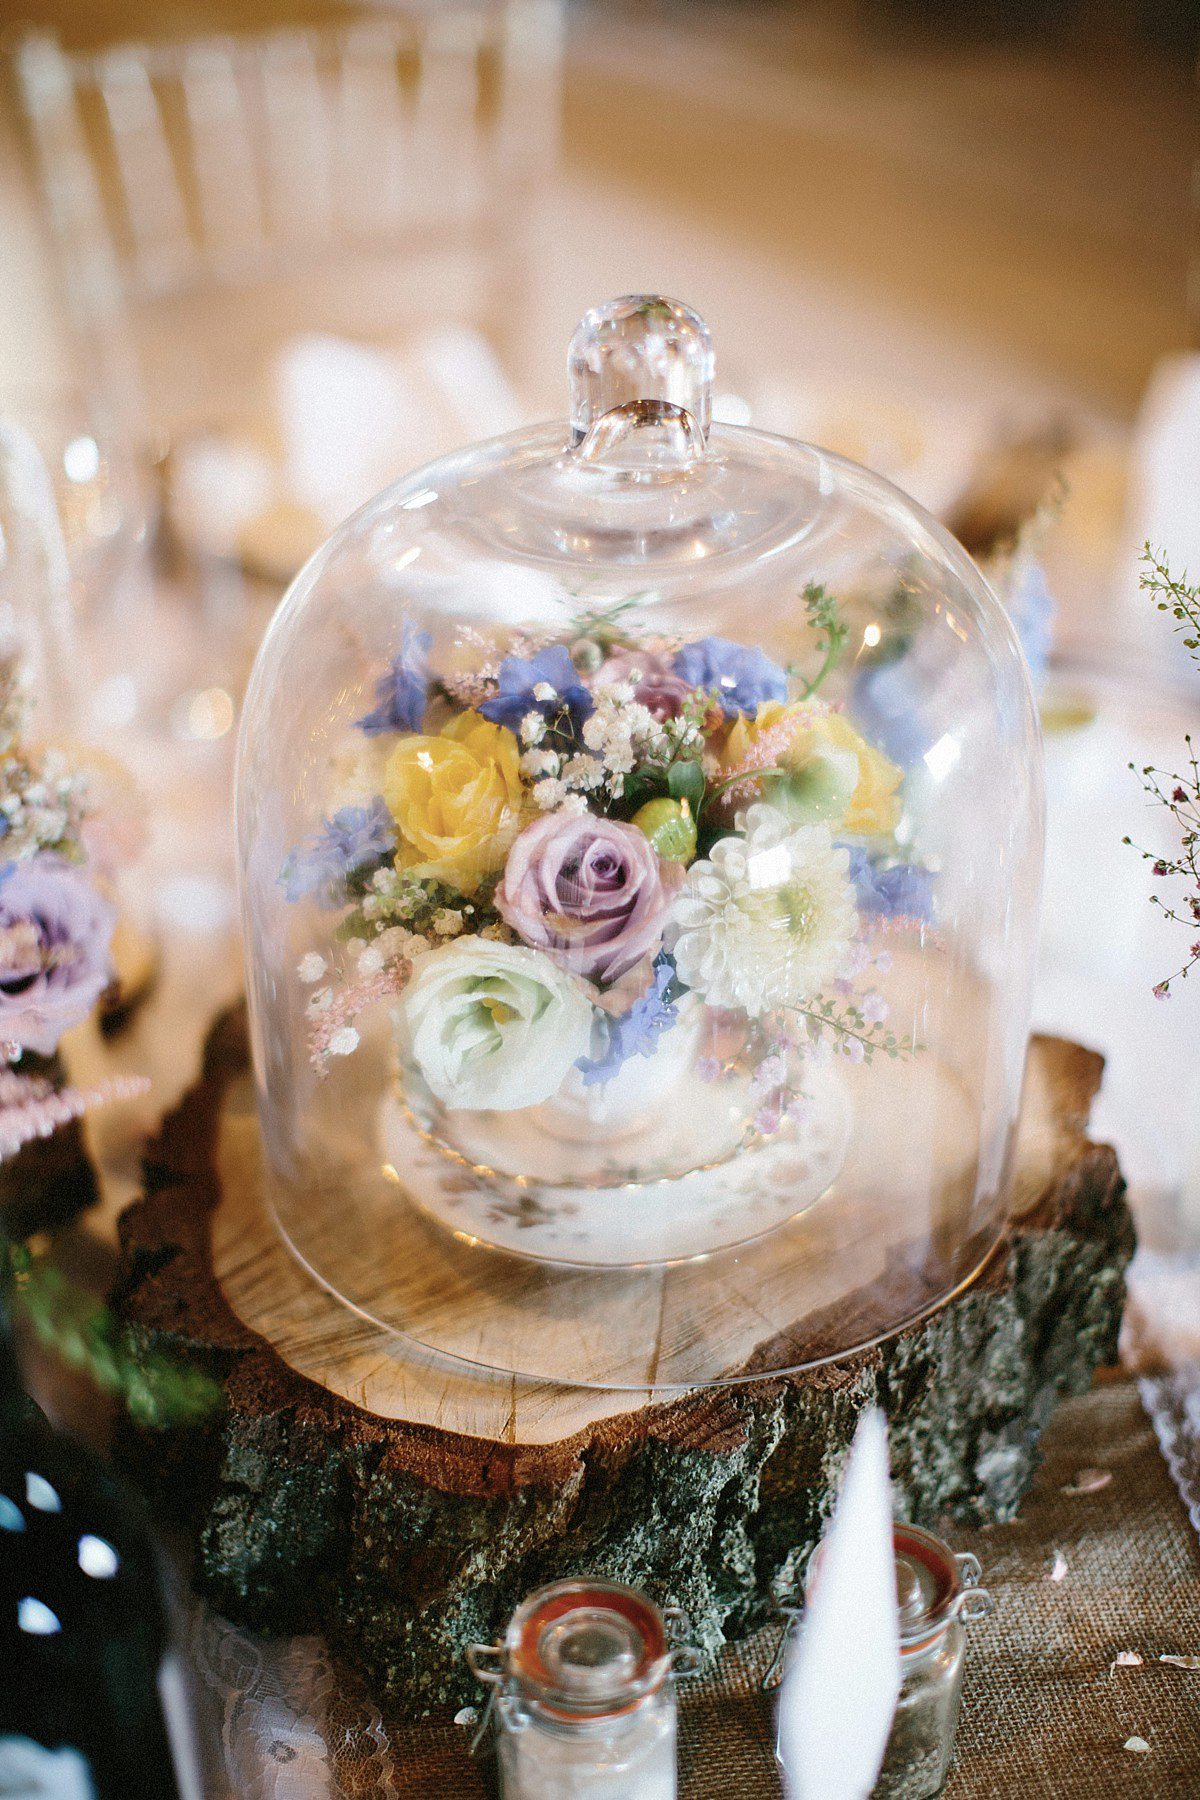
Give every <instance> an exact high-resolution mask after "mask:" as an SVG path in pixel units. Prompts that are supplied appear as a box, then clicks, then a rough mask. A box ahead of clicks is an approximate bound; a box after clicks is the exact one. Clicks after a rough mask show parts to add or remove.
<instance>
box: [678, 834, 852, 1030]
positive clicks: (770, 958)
mask: <svg viewBox="0 0 1200 1800" xmlns="http://www.w3.org/2000/svg"><path fill="white" fill-rule="evenodd" d="M737 828H738V830H739V831H740V832H742V833H744V835H743V836H740V837H725V838H721V839H719V840H718V842H717V843H716V844H714V845H713V848H712V850H711V851H710V853H709V856H708V858H707V859H705V860H702V861H700V862H695V863H693V864H692V866H691V868H690V869H689V870H688V872H687V879H686V880H685V882H684V885H683V887H682V888H681V889H680V891H679V894H678V895H677V897H676V900H675V903H674V907H673V909H672V915H671V918H670V920H669V922H668V924H667V928H666V932H665V933H664V937H663V943H664V946H665V948H666V949H668V950H670V951H672V952H673V954H674V957H675V963H676V967H677V968H678V970H679V976H680V979H681V980H682V981H684V982H686V984H687V986H688V987H690V988H693V989H695V991H696V992H697V993H699V994H702V995H704V997H705V999H706V1000H707V1001H708V1003H709V1005H710V1006H722V1007H730V1008H742V1009H744V1010H745V1011H746V1012H747V1013H749V1015H750V1016H751V1018H757V1017H760V1016H761V1015H762V1014H763V1013H765V1012H770V1011H771V1010H772V1009H773V1008H774V1007H777V1006H800V1005H802V1004H803V1002H804V1001H806V1000H808V999H810V998H811V997H812V995H814V994H816V993H818V992H819V991H820V990H821V988H823V987H824V986H825V985H826V984H827V983H828V982H830V981H833V980H834V979H835V978H836V977H837V976H838V975H839V973H840V972H841V968H842V964H843V962H844V960H845V957H846V952H847V949H848V948H849V945H850V941H851V938H852V936H853V933H854V927H855V924H856V921H857V912H856V909H855V905H854V897H853V889H852V887H851V884H850V882H849V880H848V879H847V874H846V871H847V866H848V863H849V855H848V853H847V852H846V851H845V850H835V849H834V848H833V845H832V843H831V841H830V836H829V830H828V827H826V826H824V825H801V826H796V825H794V824H793V823H792V821H791V820H790V819H788V817H787V816H786V814H784V813H782V812H780V811H779V809H778V808H777V807H774V806H769V805H767V804H765V803H764V802H759V803H758V804H757V805H754V806H751V807H750V808H748V810H747V811H746V812H745V813H744V814H739V816H738V820H737Z"/></svg>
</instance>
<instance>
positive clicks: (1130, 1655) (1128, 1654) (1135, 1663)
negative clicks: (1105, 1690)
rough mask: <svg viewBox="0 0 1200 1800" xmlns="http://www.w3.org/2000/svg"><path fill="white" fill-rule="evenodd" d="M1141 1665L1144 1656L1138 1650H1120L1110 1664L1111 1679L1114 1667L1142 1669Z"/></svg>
mask: <svg viewBox="0 0 1200 1800" xmlns="http://www.w3.org/2000/svg"><path fill="white" fill-rule="evenodd" d="M1141 1666H1142V1658H1141V1657H1140V1656H1139V1655H1138V1653H1137V1651H1136V1650H1118V1651H1117V1654H1116V1655H1115V1656H1114V1657H1113V1659H1112V1661H1111V1662H1110V1663H1109V1665H1108V1673H1109V1679H1110V1680H1111V1678H1112V1672H1113V1670H1114V1669H1140V1668H1141Z"/></svg>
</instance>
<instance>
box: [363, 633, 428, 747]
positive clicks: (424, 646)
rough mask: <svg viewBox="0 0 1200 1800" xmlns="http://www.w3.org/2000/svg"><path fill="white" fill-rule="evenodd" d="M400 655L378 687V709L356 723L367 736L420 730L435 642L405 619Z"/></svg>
mask: <svg viewBox="0 0 1200 1800" xmlns="http://www.w3.org/2000/svg"><path fill="white" fill-rule="evenodd" d="M403 634H404V635H403V637H402V638H401V640H400V654H399V656H395V657H393V658H392V666H391V668H390V669H389V670H388V672H387V674H386V675H383V676H381V677H380V679H379V681H378V682H377V683H376V685H375V699H376V702H377V704H376V706H375V708H374V710H373V711H371V712H369V713H366V714H365V715H364V716H363V717H362V718H361V719H358V720H356V721H355V723H356V724H357V725H358V728H359V730H360V731H365V732H366V734H367V736H368V737H378V736H379V735H380V734H381V733H382V732H385V731H420V729H421V722H422V720H423V719H424V717H425V703H426V701H427V699H428V697H429V664H428V662H427V660H426V659H427V658H428V656H429V649H430V645H431V644H432V643H433V639H432V638H431V637H430V635H429V633H428V632H427V631H418V630H417V628H416V626H415V625H414V624H413V622H412V620H411V619H405V621H404V625H403Z"/></svg>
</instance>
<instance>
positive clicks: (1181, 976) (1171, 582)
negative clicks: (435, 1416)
mask: <svg viewBox="0 0 1200 1800" xmlns="http://www.w3.org/2000/svg"><path fill="white" fill-rule="evenodd" d="M1142 562H1143V563H1144V564H1145V567H1144V568H1143V571H1142V577H1141V586H1142V590H1143V592H1144V593H1148V594H1150V595H1151V597H1152V598H1153V600H1154V602H1155V604H1156V606H1157V607H1158V610H1159V612H1165V613H1170V614H1171V616H1172V618H1173V619H1174V620H1175V623H1176V630H1178V631H1181V632H1182V633H1183V634H1184V637H1183V642H1184V647H1185V648H1186V649H1187V650H1188V651H1189V652H1190V653H1191V656H1192V658H1193V660H1194V661H1195V662H1196V663H1197V665H1198V666H1200V587H1193V586H1190V585H1189V583H1188V579H1187V575H1186V573H1185V574H1183V575H1181V576H1174V575H1172V574H1171V572H1170V570H1169V569H1168V568H1167V565H1166V561H1165V559H1164V558H1163V556H1162V554H1161V552H1158V551H1155V550H1153V549H1152V548H1151V546H1150V545H1149V544H1146V545H1144V546H1143V549H1142ZM1183 741H1184V744H1185V745H1186V748H1187V768H1186V769H1185V770H1184V771H1183V772H1182V773H1180V772H1179V771H1177V770H1175V771H1172V770H1169V769H1156V768H1154V767H1153V765H1148V766H1147V767H1146V768H1143V769H1138V768H1137V767H1136V766H1135V765H1134V764H1133V763H1130V764H1129V767H1130V768H1131V769H1132V770H1133V772H1134V774H1135V775H1136V776H1137V777H1138V780H1139V781H1140V782H1141V784H1142V791H1143V793H1145V794H1146V796H1147V798H1148V799H1149V800H1150V801H1151V803H1152V804H1153V805H1155V806H1162V807H1165V808H1166V810H1167V812H1169V813H1170V815H1171V817H1172V818H1173V819H1174V821H1175V824H1176V826H1177V827H1178V830H1179V840H1180V842H1179V850H1178V852H1177V853H1176V854H1174V855H1171V856H1158V855H1156V854H1155V852H1154V851H1153V850H1143V849H1141V847H1140V845H1136V844H1134V843H1133V840H1132V838H1128V837H1127V838H1125V839H1124V840H1123V841H1124V842H1125V843H1126V844H1130V845H1132V847H1133V848H1134V849H1137V850H1138V852H1139V854H1140V855H1141V857H1142V859H1143V861H1145V862H1149V863H1151V864H1152V865H1153V872H1154V874H1155V875H1157V876H1158V877H1159V878H1160V879H1166V880H1179V879H1182V880H1183V881H1184V882H1185V883H1186V889H1185V892H1184V895H1183V897H1182V899H1179V900H1176V901H1174V902H1168V901H1166V900H1162V899H1160V897H1159V896H1158V895H1157V894H1151V896H1150V904H1151V905H1152V906H1156V907H1157V908H1158V910H1159V911H1160V912H1161V913H1162V915H1163V917H1164V918H1166V919H1169V920H1170V921H1171V922H1172V924H1175V925H1182V926H1184V927H1185V928H1187V930H1189V931H1196V930H1197V928H1200V759H1198V758H1197V755H1196V752H1195V750H1194V748H1193V746H1192V739H1191V736H1190V735H1188V736H1186V737H1185V738H1184V740H1183ZM1197 963H1200V936H1197V937H1196V938H1194V939H1193V941H1192V943H1191V944H1190V945H1189V947H1188V956H1187V961H1186V962H1184V963H1183V964H1182V965H1181V967H1180V968H1178V969H1176V971H1175V973H1174V974H1173V975H1168V976H1167V977H1166V978H1165V979H1164V980H1162V981H1160V982H1157V983H1156V985H1155V988H1154V992H1155V994H1156V995H1157V997H1158V998H1159V999H1160V1000H1165V999H1166V997H1167V995H1168V994H1169V993H1170V991H1171V983H1172V982H1173V981H1184V980H1186V979H1187V976H1188V975H1189V973H1190V972H1191V970H1192V969H1194V968H1195V967H1196V965H1197Z"/></svg>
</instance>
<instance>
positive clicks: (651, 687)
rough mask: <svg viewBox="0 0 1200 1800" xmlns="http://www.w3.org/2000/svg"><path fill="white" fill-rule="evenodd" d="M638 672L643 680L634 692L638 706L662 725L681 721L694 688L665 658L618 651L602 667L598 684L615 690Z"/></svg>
mask: <svg viewBox="0 0 1200 1800" xmlns="http://www.w3.org/2000/svg"><path fill="white" fill-rule="evenodd" d="M634 669H637V670H639V671H640V677H641V678H640V680H639V681H638V683H637V686H636V687H635V688H634V690H633V697H634V699H635V700H636V701H637V703H638V705H639V706H644V707H645V708H646V711H647V712H648V713H650V714H651V715H652V716H653V717H654V718H656V719H657V720H658V722H659V724H660V725H661V724H662V722H663V720H664V719H677V718H678V717H679V715H680V713H681V712H682V711H683V703H684V701H685V700H686V699H687V698H688V696H689V694H691V693H692V692H693V688H692V685H691V683H690V682H687V681H685V680H684V679H683V677H682V675H677V674H676V673H675V671H674V670H673V669H672V667H671V664H670V662H669V660H668V659H667V657H665V656H651V655H650V654H649V653H648V652H647V653H645V654H643V653H642V652H640V651H637V650H618V651H616V652H615V653H614V654H613V655H612V656H610V657H609V659H608V661H607V662H606V663H604V664H603V665H602V666H601V668H600V670H599V673H598V674H597V676H596V681H595V685H596V686H597V687H611V686H612V684H613V683H614V682H616V681H628V679H629V676H630V672H631V671H632V670H634Z"/></svg>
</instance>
